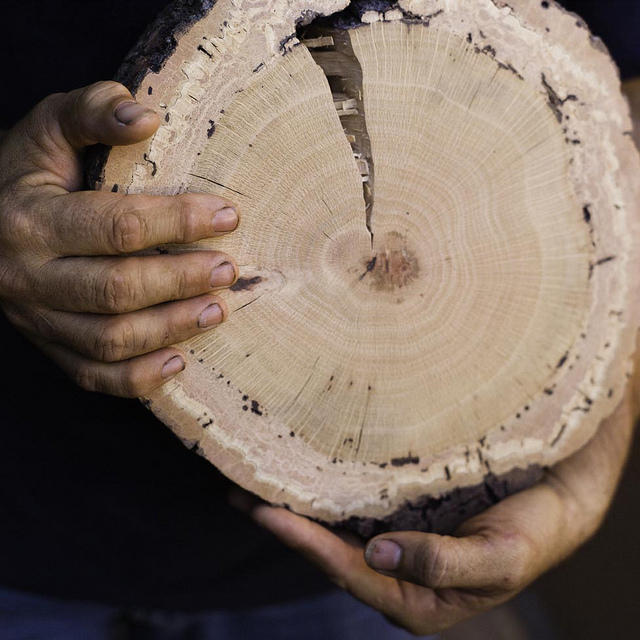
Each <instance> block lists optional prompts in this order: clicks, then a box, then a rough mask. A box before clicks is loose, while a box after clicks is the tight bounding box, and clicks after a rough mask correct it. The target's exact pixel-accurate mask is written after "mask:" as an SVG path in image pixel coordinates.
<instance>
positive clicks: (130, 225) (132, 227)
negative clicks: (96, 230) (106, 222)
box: [107, 208, 146, 253]
mask: <svg viewBox="0 0 640 640" xmlns="http://www.w3.org/2000/svg"><path fill="white" fill-rule="evenodd" d="M145 235H146V233H145V225H144V223H143V221H142V218H141V217H140V216H139V215H138V214H137V213H136V212H135V211H127V210H124V209H122V208H118V209H117V210H116V211H115V213H114V214H113V215H112V216H111V219H110V228H109V229H108V230H107V236H108V242H109V244H110V245H111V247H112V249H113V251H114V252H115V253H132V252H134V251H139V250H140V249H144V247H145V242H144V240H145Z"/></svg>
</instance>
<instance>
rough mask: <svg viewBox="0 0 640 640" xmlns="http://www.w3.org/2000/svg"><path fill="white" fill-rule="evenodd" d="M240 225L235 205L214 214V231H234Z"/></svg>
mask: <svg viewBox="0 0 640 640" xmlns="http://www.w3.org/2000/svg"><path fill="white" fill-rule="evenodd" d="M237 226H238V214H237V213H236V210H235V209H234V208H233V207H227V208H226V209H220V211H218V212H217V213H216V214H215V215H214V216H213V230H214V231H233V230H234V229H235V228H236V227H237Z"/></svg>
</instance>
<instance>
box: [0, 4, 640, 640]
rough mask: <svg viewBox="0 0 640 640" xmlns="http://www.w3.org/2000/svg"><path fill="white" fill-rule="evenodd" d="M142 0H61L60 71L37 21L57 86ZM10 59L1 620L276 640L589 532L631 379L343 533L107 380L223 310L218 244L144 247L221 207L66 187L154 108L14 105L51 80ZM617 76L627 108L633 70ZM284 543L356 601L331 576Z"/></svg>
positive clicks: (446, 609)
mask: <svg viewBox="0 0 640 640" xmlns="http://www.w3.org/2000/svg"><path fill="white" fill-rule="evenodd" d="M50 4H51V6H52V7H53V8H52V9H49V8H46V9H44V8H41V7H39V8H38V12H40V11H42V12H43V15H41V16H36V15H35V9H34V8H33V7H32V6H31V5H30V3H22V6H19V4H18V3H15V4H12V9H11V11H12V12H13V13H14V15H15V16H16V21H15V22H16V23H20V22H21V21H27V20H28V21H29V24H30V28H31V29H36V30H38V29H39V31H38V33H39V34H40V37H42V38H46V37H47V36H46V34H47V33H48V32H49V31H50V30H49V24H50V23H48V22H47V20H54V19H56V17H55V16H54V13H55V10H56V7H57V8H59V9H60V10H62V11H64V12H66V14H65V19H68V20H71V19H72V16H71V15H70V12H71V8H70V3H65V2H58V3H50ZM86 4H87V5H92V4H93V3H86ZM146 4H147V5H149V6H148V12H145V11H146V9H147V7H145V8H143V5H142V4H140V6H139V7H138V8H137V9H135V10H134V9H127V8H126V7H127V6H128V5H127V3H125V2H124V1H123V2H120V3H119V4H118V7H117V9H113V14H114V15H113V17H112V18H111V22H108V21H107V22H106V24H104V25H102V27H101V28H102V29H103V31H102V35H99V34H98V35H96V34H95V33H92V34H90V33H89V30H88V29H87V28H86V27H87V25H88V24H91V23H90V17H91V13H90V12H89V13H83V12H84V11H85V9H78V11H79V14H78V15H76V16H74V17H73V19H75V20H77V21H78V24H79V26H80V32H81V31H82V29H84V31H85V32H86V36H85V37H86V38H87V41H86V42H85V45H86V47H87V51H92V54H91V56H92V57H90V59H91V61H92V62H91V64H94V63H96V66H95V69H94V68H90V69H88V70H87V71H86V72H85V73H84V74H83V73H80V71H79V68H78V67H79V66H81V61H79V60H78V59H77V56H75V55H72V54H69V53H67V55H66V58H65V57H64V51H63V50H64V48H65V46H67V45H66V43H64V42H59V43H57V46H58V50H59V52H60V54H61V57H62V58H64V59H65V60H66V64H65V65H64V66H63V67H61V68H63V69H64V70H65V71H66V73H67V74H68V76H69V78H68V80H66V81H67V82H68V83H72V85H73V84H76V85H78V86H79V85H80V84H81V82H76V80H85V79H87V81H89V80H92V79H97V78H95V73H97V72H98V70H99V72H100V73H103V74H104V75H105V76H108V75H109V73H108V70H110V69H112V68H113V65H116V64H117V63H118V61H119V59H120V58H121V57H122V54H123V53H124V52H123V51H120V50H119V49H118V46H119V45H120V42H118V39H117V38H115V37H114V36H115V34H118V33H119V32H120V30H121V29H122V24H121V22H119V20H123V21H124V22H125V23H126V24H128V25H129V29H130V30H131V32H133V33H135V32H136V31H140V30H141V27H142V26H143V25H144V24H145V23H146V22H148V21H149V20H150V18H151V17H152V14H153V13H154V12H155V11H157V10H159V9H160V8H162V6H163V5H164V2H155V3H154V2H148V3H146ZM54 5H55V6H54ZM89 8H90V10H91V11H93V10H95V7H89ZM30 11H31V13H29V12H30ZM50 11H52V12H53V13H47V12H50ZM86 11H89V9H87V10H86ZM118 11H121V12H122V13H118ZM126 11H133V12H134V14H135V15H134V16H133V17H132V16H127V15H126V13H125V12H126ZM594 17H595V16H594ZM125 18H128V22H127V20H126V19H125ZM83 19H84V20H85V21H86V22H84V23H83V22H82V20H83ZM593 26H594V28H597V23H595V22H594V25H593ZM60 29H68V31H67V32H65V33H66V37H67V39H71V38H72V36H73V35H74V33H75V32H74V33H72V32H73V29H72V28H71V26H70V25H69V24H63V25H61V26H60ZM23 37H24V36H23ZM621 38H622V36H621ZM6 40H7V41H8V40H10V38H9V36H8V35H7V39H6ZM90 40H95V41H97V42H99V46H98V45H95V44H94V45H91V44H90V42H89V41H90ZM105 42H106V43H108V46H106V45H105V46H106V48H107V51H106V52H105V50H104V49H105V47H103V43H105ZM130 45H131V42H127V43H126V44H125V45H124V46H125V50H126V47H128V46H130ZM92 46H93V48H92ZM109 47H111V50H109ZM622 49H623V50H624V51H625V53H624V56H621V59H622V58H624V60H625V67H624V71H625V74H626V75H627V77H631V76H632V75H640V52H639V51H638V50H637V46H636V49H635V51H632V52H631V53H630V50H629V49H628V48H627V49H624V47H622ZM34 55H35V54H34ZM37 55H38V56H40V55H41V53H40V52H39V50H38V53H37ZM108 56H110V58H112V59H109V60H106V61H104V60H103V63H102V66H100V64H98V62H99V61H100V59H101V58H104V57H108ZM88 59H89V57H88ZM26 60H28V58H25V61H23V62H22V63H19V64H17V68H16V71H15V72H14V73H15V74H16V75H10V71H9V70H5V73H7V77H6V78H5V86H12V85H14V84H19V81H22V82H24V83H25V85H27V84H28V85H29V89H28V91H25V95H20V94H18V93H17V92H16V93H12V92H6V95H5V98H4V99H3V108H4V109H5V114H4V115H3V120H2V123H3V125H4V127H5V128H6V129H7V131H5V132H4V133H3V134H2V138H1V139H0V303H1V306H2V311H3V313H4V316H5V318H6V319H5V318H3V319H2V325H1V327H0V330H1V331H2V335H3V337H4V338H5V349H6V352H5V367H6V371H7V376H6V377H7V378H8V379H7V380H6V382H5V412H4V418H3V427H2V430H1V434H0V438H2V444H1V445H0V451H1V452H2V453H0V455H2V456H3V457H2V458H1V460H2V462H1V463H0V466H1V468H2V469H3V487H2V489H1V490H0V512H1V513H2V514H3V522H5V525H4V526H3V527H2V531H1V532H0V540H1V541H2V544H3V548H4V549H5V554H3V557H2V559H1V560H0V630H1V631H2V633H1V634H0V635H2V637H3V638H6V639H7V640H13V639H14V638H16V639H17V638H19V637H24V636H25V635H27V634H31V635H30V637H38V638H39V637H42V638H48V639H51V640H58V639H60V640H65V639H71V638H87V639H89V638H90V639H93V638H96V639H97V638H117V637H122V636H118V635H117V634H118V633H123V630H125V629H126V630H128V631H127V632H128V633H134V634H135V633H136V632H137V633H142V631H141V630H142V629H144V630H145V631H144V632H145V633H147V632H149V629H153V630H154V631H153V632H154V633H155V634H156V635H155V636H153V637H157V638H165V637H166V638H168V637H172V638H173V637H175V638H178V637H185V638H186V637H188V636H187V634H188V633H194V632H195V630H197V632H198V633H201V634H202V635H201V636H198V637H216V638H224V637H229V638H232V637H233V638H240V637H273V638H277V637H281V636H279V635H278V633H279V632H278V629H279V628H281V627H282V628H287V629H289V630H290V631H291V630H292V629H293V632H294V633H295V629H296V628H297V629H298V634H299V635H298V637H306V638H318V639H320V638H336V639H337V638H350V639H351V638H353V639H356V640H357V638H360V637H362V638H364V637H372V634H375V637H377V638H389V639H392V638H403V637H407V634H406V633H405V632H404V631H403V630H402V629H406V630H408V631H409V632H411V633H414V634H422V635H426V634H433V633H439V632H441V631H443V630H445V629H447V628H449V627H451V626H453V625H455V624H456V623H457V622H460V621H462V620H466V619H468V618H471V617H473V616H475V615H477V614H479V613H481V612H483V611H486V610H489V609H491V608H493V607H495V606H497V605H499V604H501V603H503V602H506V601H507V600H508V599H509V598H511V597H512V596H514V595H515V594H517V593H518V592H520V591H521V590H522V589H524V588H525V587H526V586H527V585H528V584H530V583H531V582H532V581H533V580H535V579H536V578H537V577H538V576H540V575H541V574H542V573H544V572H545V571H547V570H548V569H550V568H551V567H553V566H555V565H556V564H557V563H559V562H561V561H562V560H563V559H565V558H566V557H568V556H569V555H570V554H571V553H572V552H573V551H574V550H575V549H577V548H578V547H579V546H580V545H582V544H583V543H584V542H585V541H586V540H587V539H588V538H589V537H590V536H592V535H593V534H594V532H595V531H596V530H597V528H598V527H599V525H600V524H601V522H602V520H603V518H604V517H605V514H606V511H607V509H608V507H609V504H610V502H611V500H612V498H613V495H614V492H615V489H616V486H617V484H618V482H619V478H620V474H621V472H622V469H623V467H624V463H625V460H626V457H627V455H628V451H629V447H630V442H631V438H632V434H633V427H634V424H635V422H636V421H637V418H638V416H639V415H640V410H639V407H638V403H637V399H638V397H639V396H640V387H639V386H638V384H639V381H638V377H637V376H636V379H635V380H634V381H633V383H632V384H631V385H630V387H629V389H628V392H627V395H626V396H625V400H624V401H623V402H622V403H621V405H620V406H619V408H618V410H617V411H616V413H615V414H614V415H613V416H611V417H610V418H609V419H608V420H607V421H605V422H604V423H603V424H602V426H601V427H600V429H599V431H598V434H597V435H596V437H595V438H594V439H593V440H592V441H591V442H590V443H589V445H588V446H587V447H585V448H584V449H583V450H581V451H579V452H578V453H577V454H575V455H574V456H573V457H571V458H569V459H568V460H566V461H564V462H562V463H561V464H559V465H558V466H556V467H554V468H553V469H550V470H548V471H546V472H545V475H544V478H543V480H542V481H541V482H540V483H538V484H537V485H535V486H534V487H533V488H531V489H528V490H525V491H523V492H521V493H519V494H517V495H514V496H512V497H510V498H507V499H506V500H504V501H503V502H501V503H499V504H497V505H495V506H494V507H492V508H491V509H489V510H488V511H486V512H485V513H483V514H481V515H479V516H475V517H474V518H472V519H470V520H468V521H466V522H465V523H464V524H463V525H462V526H461V527H460V528H459V529H458V530H457V531H456V534H455V536H439V535H435V534H426V533H416V532H393V533H386V534H382V535H380V536H378V537H375V538H374V539H372V540H371V541H369V542H368V544H367V545H366V547H364V548H361V547H360V546H359V545H358V544H355V545H352V544H350V543H349V542H346V541H345V540H343V539H342V538H339V537H337V536H336V535H334V534H333V533H331V532H330V531H329V530H327V529H325V528H323V527H322V526H320V525H319V524H316V523H314V522H312V521H310V520H307V519H304V518H301V517H299V516H296V515H295V514H293V513H291V512H289V511H287V510H285V509H278V508H273V507H269V506H267V505H264V504H256V503H254V502H253V501H252V500H251V499H250V498H248V496H246V495H244V494H242V493H239V492H237V491H236V490H234V489H233V488H232V487H231V486H230V484H229V483H228V482H226V481H225V480H224V479H223V478H222V476H220V475H219V474H218V473H217V472H216V471H215V469H213V467H211V466H210V465H208V464H207V463H206V462H205V461H204V460H202V459H200V458H196V457H195V456H193V455H191V454H190V453H189V452H188V451H187V450H186V449H183V448H182V446H181V445H180V444H179V443H178V442H177V441H174V439H173V438H172V436H171V435H170V434H169V433H168V432H166V431H165V430H164V428H163V427H162V426H161V425H159V424H158V423H157V421H156V420H155V418H153V416H152V415H151V414H149V413H148V412H146V411H145V410H144V409H143V408H142V407H141V406H140V405H139V404H137V403H135V402H132V401H131V400H125V399H123V398H135V397H138V396H143V395H145V394H147V393H149V392H150V391H151V390H153V389H155V388H157V387H159V386H161V385H163V384H165V383H166V382H168V381H169V380H172V379H173V378H174V377H175V376H177V375H179V374H180V372H181V371H182V370H183V368H184V366H185V359H184V354H183V353H182V352H181V351H180V349H178V348H176V347H174V346H172V345H174V344H176V343H178V342H181V341H183V340H186V339H188V338H190V337H193V336H197V335H201V334H203V333H205V332H207V331H210V330H214V329H215V327H217V326H218V325H219V324H220V323H222V322H224V320H225V319H226V318H227V316H228V314H229V310H228V308H227V306H226V304H225V302H224V299H223V298H222V297H220V295H218V294H219V292H220V291H221V290H222V289H225V288H228V287H231V286H232V285H233V284H234V282H235V281H236V279H237V278H238V274H239V267H238V265H237V264H236V261H235V259H234V256H232V255H227V254H225V253H222V252H218V251H201V252H193V253H191V254H181V255H163V254H160V255H159V254H153V255H149V253H148V252H146V253H145V250H147V249H150V248H153V247H156V246H158V245H161V244H165V243H189V242H193V241H196V240H200V239H204V238H216V237H218V236H222V235H223V234H228V233H233V232H234V230H236V228H238V225H240V224H242V222H241V212H240V210H239V208H238V207H237V206H236V205H235V204H234V202H233V201H232V200H231V199H226V198H221V197H218V196H210V195H203V194H182V195H177V196H171V197H169V196H147V195H135V196H129V195H127V196H124V195H121V194H120V193H117V192H114V193H105V192H88V191H84V190H83V157H84V153H85V150H86V148H87V147H89V146H91V145H94V144H96V143H102V144H105V145H110V146H111V145H112V146H120V145H130V144H136V143H139V142H141V141H143V140H145V139H147V138H149V136H151V135H152V134H153V133H154V132H155V131H156V130H157V128H158V126H159V124H160V118H159V116H158V114H157V113H155V112H153V111H150V110H149V109H147V108H145V107H143V106H142V105H140V104H139V103H137V102H136V101H135V100H134V99H133V97H132V95H131V94H130V93H129V91H128V90H127V89H126V88H125V87H124V86H122V85H121V84H118V83H115V82H104V81H102V82H97V83H94V84H91V85H88V86H85V87H84V88H81V89H74V90H71V91H69V92H68V93H64V94H56V95H51V96H49V97H47V98H45V99H44V100H43V101H41V102H39V104H38V105H37V106H35V107H34V108H32V109H30V110H29V107H30V106H31V103H30V101H31V102H33V101H34V99H35V97H37V98H40V97H42V94H41V92H40V90H39V87H41V86H42V85H38V82H39V80H40V79H41V78H43V77H45V76H46V77H47V79H48V81H49V82H51V75H52V74H51V71H50V69H47V70H44V71H36V70H35V67H32V68H31V69H29V68H28V65H27V64H26ZM29 73H32V74H33V75H32V76H29ZM18 74H21V75H18ZM16 78H18V79H19V81H18V80H16ZM26 79H28V82H27V80H26ZM43 84H44V85H45V86H46V83H44V81H43ZM53 84H56V83H55V82H54V83H53ZM34 87H35V89H34ZM628 87H629V92H630V93H631V95H632V103H633V104H634V105H637V104H638V101H637V100H638V98H637V97H638V95H640V93H638V84H637V83H635V84H629V85H628ZM69 88H71V86H69ZM22 115H24V117H22V119H21V120H19V122H16V121H17V120H18V118H19V117H20V116H22ZM637 115H638V114H637V112H636V116H637ZM136 252H141V253H140V254H139V255H135V256H131V255H128V254H131V253H136ZM125 254H126V255H125ZM42 354H45V356H46V357H44V356H43V355H42ZM47 358H49V359H50V360H48V359H47ZM53 363H55V364H53ZM58 367H59V368H60V369H61V370H62V371H64V372H65V373H66V374H67V376H68V377H64V376H63V374H62V373H61V372H60V369H59V368H58ZM89 392H99V393H100V394H106V395H99V394H91V393H89ZM229 492H231V493H229ZM229 495H230V498H229V500H230V501H231V503H232V504H234V505H235V508H231V507H230V506H229V505H228V496H229ZM205 505H206V507H205ZM244 513H247V514H249V515H250V516H251V518H252V519H253V520H254V521H255V522H256V523H257V524H258V525H260V526H256V525H255V524H252V523H251V521H250V520H248V519H247V518H246V517H245V516H244V515H243V514H244ZM262 527H263V528H265V529H267V530H268V531H270V532H272V533H274V534H275V536H277V538H279V539H280V540H281V541H282V542H284V543H285V545H288V546H289V547H291V548H292V549H293V551H289V550H287V549H286V548H285V546H284V545H282V544H280V543H278V542H276V541H275V539H274V538H273V537H272V536H271V534H269V533H265V531H264V530H263V529H262ZM304 558H307V559H308V560H310V561H311V563H314V564H315V565H317V566H319V567H320V569H321V570H322V572H324V573H325V574H326V575H327V576H328V578H329V579H330V580H331V581H333V582H334V583H336V584H337V585H338V586H339V587H340V588H341V589H344V590H346V591H348V592H349V593H351V594H352V595H353V596H355V597H356V598H358V599H359V600H360V601H362V602H363V603H364V604H365V605H367V607H371V608H372V609H371V613H369V609H368V608H357V607H358V605H355V604H352V601H351V600H350V599H348V598H347V599H345V598H344V597H343V596H341V595H336V593H335V592H334V591H333V590H332V589H331V587H330V585H329V582H328V581H327V580H326V579H325V578H324V577H322V576H321V574H320V573H318V572H317V571H316V570H315V569H313V568H312V567H311V564H310V563H308V562H307V560H305V559H304ZM269 606H272V607H273V609H271V610H270V611H271V613H270V614H269V615H271V614H273V611H278V615H279V618H278V622H277V624H275V625H274V626H273V627H272V629H271V631H269V632H272V633H273V635H271V636H269V635H266V634H267V633H268V632H265V626H264V625H265V624H268V623H265V620H270V619H269V617H268V615H267V614H265V613H264V612H265V610H264V609H262V610H261V609H260V607H269ZM354 607H356V608H354ZM238 608H245V609H246V608H249V609H251V611H253V613H252V614H250V613H248V612H247V611H243V613H242V616H241V617H243V618H244V620H245V623H244V624H245V625H249V626H250V628H252V629H254V631H253V632H254V633H255V634H256V635H247V636H243V635H240V631H239V629H240V627H239V626H238V625H239V624H240V622H239V619H240V618H239V617H238V615H236V614H234V613H232V612H233V610H237V609H238ZM374 609H375V610H377V611H379V612H380V613H381V614H382V615H383V616H385V617H387V618H388V619H390V620H391V621H392V622H393V624H394V625H397V626H398V627H400V628H398V629H397V628H395V627H394V626H393V625H391V624H387V623H386V622H385V621H384V620H383V619H382V617H381V616H380V615H378V614H375V613H374V612H373V610H374ZM163 612H164V613H163ZM363 612H366V613H363ZM163 616H164V617H163ZM252 616H253V617H252ZM247 620H249V621H250V622H246V621H247ZM295 620H297V623H296V622H295ZM295 624H297V625H299V626H298V627H296V626H295ZM251 625H253V627H251ZM278 625H281V627H278ZM170 626H172V627H173V631H172V633H173V634H174V635H171V636H170V635H167V634H168V633H169V632H168V631H166V629H167V628H168V627H170ZM163 627H164V629H165V631H162V630H161V628H163ZM314 627H315V629H314ZM223 629H231V631H230V632H229V633H230V635H228V636H225V635H223ZM136 630H137V631H136ZM206 633H209V634H210V636H206V635H205V634H206ZM314 633H316V635H313V634H314ZM162 634H165V635H162ZM213 634H216V635H215V636H214V635H213ZM385 634H386V635H385ZM131 637H142V636H141V635H140V636H136V635H133V636H131ZM144 637H147V636H144Z"/></svg>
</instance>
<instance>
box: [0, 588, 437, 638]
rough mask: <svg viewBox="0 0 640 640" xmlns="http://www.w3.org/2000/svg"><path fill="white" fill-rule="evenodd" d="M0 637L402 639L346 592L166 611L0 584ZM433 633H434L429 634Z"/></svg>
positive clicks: (402, 634) (403, 635)
mask: <svg viewBox="0 0 640 640" xmlns="http://www.w3.org/2000/svg"><path fill="white" fill-rule="evenodd" d="M0 638H1V639H2V640H372V639H375V640H409V639H410V638H415V636H412V635H410V634H409V633H407V632H406V631H402V630H401V629H398V628H396V627H394V626H393V625H392V624H391V623H389V622H388V621H387V620H386V619H385V618H384V617H383V616H382V615H381V614H379V613H377V612H376V611H374V610H373V609H370V608H369V607H367V606H365V605H363V604H361V603H360V602H358V601H357V600H355V599H354V598H352V597H351V596H350V595H348V594H347V593H344V592H341V591H332V592H330V593H328V594H324V595H321V596H315V597H313V598H306V599H304V600H299V601H295V602H292V603H288V604H283V605H277V606H267V607H257V608H251V609H241V610H238V611H215V610H212V611H208V612H198V613H188V614H186V613H170V612H165V611H156V610H149V611H147V610H141V609H135V610H126V611H125V610H122V609H119V608H117V607H112V606H107V605H101V604H90V603H84V602H70V601H66V600H58V599H55V598H48V597H42V596H36V595H31V594H27V593H23V592H20V591H13V590H10V589H3V588H0ZM429 638H430V640H437V639H436V636H429Z"/></svg>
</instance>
